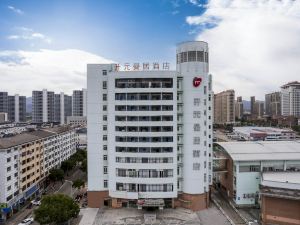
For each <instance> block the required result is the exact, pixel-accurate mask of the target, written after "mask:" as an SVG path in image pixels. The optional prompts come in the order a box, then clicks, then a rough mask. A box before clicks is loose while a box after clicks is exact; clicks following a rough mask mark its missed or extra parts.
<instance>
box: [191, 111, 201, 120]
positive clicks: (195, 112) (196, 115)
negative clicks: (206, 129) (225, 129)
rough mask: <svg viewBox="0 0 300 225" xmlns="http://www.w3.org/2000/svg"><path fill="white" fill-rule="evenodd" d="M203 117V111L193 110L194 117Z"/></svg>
mask: <svg viewBox="0 0 300 225" xmlns="http://www.w3.org/2000/svg"><path fill="white" fill-rule="evenodd" d="M200 117H201V112H200V111H194V112H193V118H200Z"/></svg>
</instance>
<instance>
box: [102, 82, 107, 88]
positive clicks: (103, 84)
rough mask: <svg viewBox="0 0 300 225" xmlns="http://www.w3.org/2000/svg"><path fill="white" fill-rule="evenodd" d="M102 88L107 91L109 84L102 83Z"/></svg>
mask: <svg viewBox="0 0 300 225" xmlns="http://www.w3.org/2000/svg"><path fill="white" fill-rule="evenodd" d="M102 86H103V89H107V82H106V81H103V82H102Z"/></svg>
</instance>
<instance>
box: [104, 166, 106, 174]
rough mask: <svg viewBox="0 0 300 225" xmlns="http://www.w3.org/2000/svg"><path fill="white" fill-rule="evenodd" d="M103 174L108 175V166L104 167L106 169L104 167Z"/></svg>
mask: <svg viewBox="0 0 300 225" xmlns="http://www.w3.org/2000/svg"><path fill="white" fill-rule="evenodd" d="M103 173H104V174H107V166H104V167H103Z"/></svg>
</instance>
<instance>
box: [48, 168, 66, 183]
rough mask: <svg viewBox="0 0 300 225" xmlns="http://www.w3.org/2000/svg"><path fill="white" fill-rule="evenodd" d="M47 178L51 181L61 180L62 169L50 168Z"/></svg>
mask: <svg viewBox="0 0 300 225" xmlns="http://www.w3.org/2000/svg"><path fill="white" fill-rule="evenodd" d="M49 179H50V180H51V181H59V180H60V181H62V180H63V179H64V171H63V170H62V169H52V170H50V174H49Z"/></svg>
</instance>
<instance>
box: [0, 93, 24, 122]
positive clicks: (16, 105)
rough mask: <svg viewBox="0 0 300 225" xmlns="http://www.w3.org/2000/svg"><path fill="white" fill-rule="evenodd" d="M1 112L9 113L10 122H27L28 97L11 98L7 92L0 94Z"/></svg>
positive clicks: (17, 96) (16, 96) (15, 96)
mask: <svg viewBox="0 0 300 225" xmlns="http://www.w3.org/2000/svg"><path fill="white" fill-rule="evenodd" d="M0 112H4V113H7V115H8V121H10V122H16V123H19V122H25V121H26V97H25V96H19V95H18V94H17V95H14V96H9V95H8V93H7V92H0Z"/></svg>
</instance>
